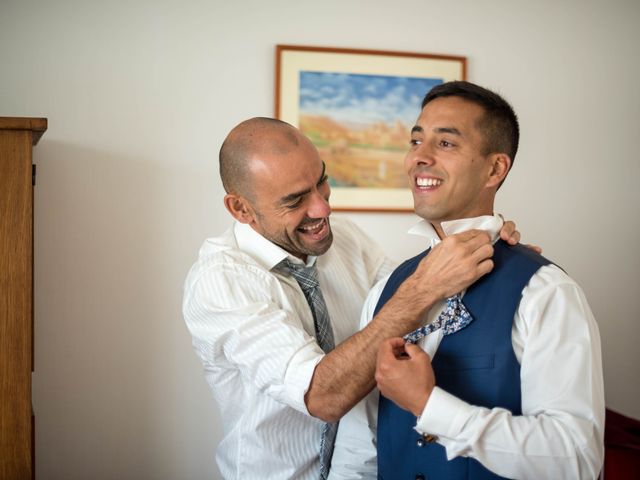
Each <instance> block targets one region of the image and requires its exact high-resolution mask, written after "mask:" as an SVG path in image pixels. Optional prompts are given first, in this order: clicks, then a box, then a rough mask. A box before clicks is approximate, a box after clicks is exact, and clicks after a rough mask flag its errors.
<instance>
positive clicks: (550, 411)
mask: <svg viewBox="0 0 640 480" xmlns="http://www.w3.org/2000/svg"><path fill="white" fill-rule="evenodd" d="M501 227H502V219H501V218H500V217H497V216H483V217H477V218H472V219H464V220H456V221H452V222H445V223H443V224H442V228H443V231H444V232H445V234H446V235H452V234H454V233H459V232H463V231H466V230H470V229H473V228H477V229H482V230H486V231H488V232H489V233H490V235H492V238H493V241H494V242H495V241H496V240H497V239H498V233H499V231H500V228H501ZM410 232H411V233H414V234H417V235H422V236H425V237H427V239H428V240H430V241H431V245H432V246H433V245H435V244H437V243H439V241H440V240H439V238H438V235H437V233H436V231H435V230H434V229H433V227H432V226H431V225H430V224H429V223H428V222H426V221H424V222H421V223H420V224H418V225H417V226H415V227H413V228H412V229H411V230H410ZM386 282H387V279H386V278H385V279H384V280H383V281H382V282H380V284H378V285H376V287H375V288H374V289H373V290H372V291H371V293H370V295H369V297H368V298H367V301H366V302H365V307H364V309H363V313H362V319H361V327H364V326H365V325H366V324H367V323H368V322H369V321H370V320H371V318H372V317H373V311H374V309H375V306H376V305H377V303H378V299H379V297H380V294H381V293H382V290H383V288H384V286H385V284H386ZM444 306H445V302H444V301H443V302H441V304H439V305H436V306H434V307H433V308H432V309H431V310H430V311H429V312H428V314H427V316H426V318H425V323H427V322H432V321H433V320H435V319H436V318H437V316H438V315H439V314H440V312H441V311H442V310H443V308H444ZM442 337H443V335H442V331H441V330H436V331H435V332H433V333H432V334H430V335H428V336H426V337H424V338H423V339H421V340H420V342H419V343H418V344H419V345H420V347H422V349H423V350H425V351H426V352H427V353H428V354H429V355H430V356H431V357H432V358H433V356H434V355H437V350H438V346H439V345H440V341H441V340H442ZM511 341H512V344H513V349H514V352H515V355H516V358H517V360H518V362H519V363H520V383H521V392H522V415H517V416H516V415H513V414H512V413H511V412H509V411H508V410H505V409H503V408H493V409H489V408H484V407H478V406H473V405H470V404H468V403H467V402H465V401H463V400H461V399H459V398H456V397H454V396H453V395H451V394H449V393H447V392H445V391H444V390H442V389H441V388H439V387H438V386H437V384H438V379H437V377H436V387H435V389H434V390H433V392H432V393H431V396H430V397H429V400H428V402H427V404H426V406H425V408H424V410H423V412H422V414H421V415H420V417H419V418H418V419H417V423H416V426H415V429H416V430H417V431H418V432H419V433H428V434H431V435H436V436H437V437H438V440H437V441H438V443H440V444H441V445H443V446H444V447H445V449H446V454H447V459H449V460H451V459H453V458H455V457H457V456H466V457H471V458H475V459H476V460H478V461H479V462H480V463H482V464H483V465H484V466H485V467H486V468H488V469H489V470H491V471H493V472H495V473H496V474H498V475H501V476H504V477H507V478H517V479H542V478H545V479H547V478H548V479H556V478H557V479H583V478H584V479H594V478H597V476H598V475H599V473H600V469H601V468H602V462H603V457H604V446H603V438H604V408H605V406H604V385H603V379H602V360H601V352H600V335H599V332H598V327H597V324H596V322H595V319H594V318H593V314H592V313H591V310H590V308H589V305H588V304H587V301H586V299H585V296H584V293H583V292H582V290H581V289H580V287H579V286H578V285H577V284H576V283H575V282H574V281H573V280H572V279H571V278H569V276H568V275H567V274H566V273H564V272H563V271H562V270H561V269H560V268H558V267H557V266H555V265H547V266H544V267H542V268H540V269H539V270H538V271H537V272H536V273H535V274H534V275H533V277H532V278H531V280H530V281H529V283H528V285H527V286H526V287H525V288H524V290H523V292H522V299H521V301H520V304H519V306H518V309H517V311H516V314H515V317H514V320H513V329H512V335H511ZM378 395H379V393H378V392H377V390H375V389H374V391H373V392H372V393H371V394H370V395H369V396H367V397H366V398H365V399H364V400H363V401H362V402H360V403H359V404H358V405H356V407H354V408H353V409H352V410H351V411H350V412H349V413H348V414H347V415H346V416H345V417H344V418H343V419H342V421H341V422H340V428H339V430H338V438H337V439H336V451H338V452H339V453H338V455H335V454H334V462H333V464H332V469H334V470H335V471H334V472H333V473H334V477H333V478H334V479H344V478H376V463H375V459H376V452H375V431H376V423H377V406H378Z"/></svg>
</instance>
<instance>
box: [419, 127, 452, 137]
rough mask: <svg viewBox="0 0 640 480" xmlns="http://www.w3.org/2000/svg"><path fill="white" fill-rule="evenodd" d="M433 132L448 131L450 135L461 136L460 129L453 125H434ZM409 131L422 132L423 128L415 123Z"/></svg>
mask: <svg viewBox="0 0 640 480" xmlns="http://www.w3.org/2000/svg"><path fill="white" fill-rule="evenodd" d="M433 132H434V133H450V134H451V135H457V136H459V137H462V133H460V130H458V129H457V128H455V127H436V128H434V129H433ZM411 133H424V128H422V127H421V126H419V125H415V126H414V127H413V128H412V129H411Z"/></svg>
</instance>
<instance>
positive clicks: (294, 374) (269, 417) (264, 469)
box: [183, 217, 392, 480]
mask: <svg viewBox="0 0 640 480" xmlns="http://www.w3.org/2000/svg"><path fill="white" fill-rule="evenodd" d="M331 226H332V230H333V235H334V241H333V245H332V246H331V248H330V249H329V251H328V252H327V253H325V254H324V255H322V256H321V257H317V258H316V257H309V259H308V261H307V265H312V264H314V263H315V264H316V265H317V268H318V279H319V283H320V288H321V289H322V293H323V296H324V299H325V302H326V304H327V309H328V311H329V315H330V318H331V324H332V327H333V333H334V337H335V341H336V345H337V344H338V343H340V342H342V341H344V340H345V339H346V338H347V337H349V336H351V335H353V334H354V333H356V332H357V331H358V327H359V317H360V312H361V308H362V305H363V302H364V299H365V297H366V295H367V293H368V292H369V290H370V289H371V287H372V286H373V285H374V284H375V283H376V282H378V281H379V280H380V279H381V278H383V277H384V276H385V275H387V274H388V273H389V272H390V270H391V268H392V265H391V264H390V262H389V261H388V260H387V259H386V257H385V256H384V254H383V252H382V250H381V249H380V248H379V247H378V246H377V245H376V244H375V243H374V242H373V241H371V240H370V239H369V238H368V237H367V236H366V235H365V234H364V233H363V232H362V231H361V230H359V229H358V228H357V227H356V226H355V225H354V224H353V223H351V222H349V221H347V220H346V219H344V218H333V217H332V219H331ZM284 258H289V259H290V260H292V261H294V262H298V263H301V260H299V259H297V258H294V257H291V256H290V255H288V253H287V252H286V251H284V250H283V249H282V248H280V247H278V246H277V245H275V244H273V243H271V242H270V241H268V240H267V239H265V238H264V237H262V236H261V235H259V234H258V233H257V232H255V231H254V230H253V229H252V228H251V227H249V226H247V225H244V224H241V223H236V224H235V225H234V227H233V228H232V229H230V230H228V231H227V232H226V233H225V234H224V235H222V236H220V237H217V238H210V239H208V240H206V241H205V242H204V244H203V246H202V248H201V249H200V254H199V258H198V260H197V262H196V263H195V264H194V266H193V267H192V268H191V271H190V272H189V275H188V276H187V279H186V282H185V287H184V301H183V313H184V318H185V321H186V324H187V326H188V328H189V331H190V332H191V335H192V337H193V345H194V348H195V351H196V353H197V354H198V356H199V357H200V359H201V360H202V363H203V365H204V371H205V376H206V379H207V382H208V383H209V385H210V387H211V390H212V391H213V395H214V397H215V399H216V400H217V402H218V405H219V408H220V411H221V418H222V423H223V438H222V440H221V442H220V445H219V446H218V450H217V454H216V459H217V462H218V466H219V468H220V472H221V473H222V475H223V477H224V478H226V479H247V478H248V479H254V478H261V479H277V480H282V479H287V478H295V479H313V480H317V478H318V475H319V471H320V468H319V465H320V462H319V452H320V437H321V427H322V425H323V423H324V422H322V421H321V420H318V419H316V418H313V417H311V416H310V414H309V412H308V411H307V407H306V405H305V402H304V395H305V393H306V392H307V390H308V388H309V385H310V382H311V377H312V375H313V371H314V369H315V367H316V365H317V364H318V363H319V362H320V361H321V360H322V358H323V356H324V353H323V351H322V350H321V349H320V347H319V346H318V344H317V343H316V341H315V338H314V335H315V333H314V326H313V316H312V314H311V310H310V308H309V306H308V304H307V301H306V300H305V297H304V295H303V293H302V291H301V290H300V287H299V286H298V284H297V283H296V281H295V279H293V278H292V277H288V276H284V275H282V274H280V273H275V272H273V271H272V268H273V267H274V266H276V265H277V264H278V263H279V262H280V261H281V260H283V259H284Z"/></svg>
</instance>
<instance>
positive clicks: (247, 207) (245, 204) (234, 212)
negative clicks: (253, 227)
mask: <svg viewBox="0 0 640 480" xmlns="http://www.w3.org/2000/svg"><path fill="white" fill-rule="evenodd" d="M224 206H225V207H226V208H227V210H228V211H229V213H230V214H231V216H233V218H235V219H236V220H237V221H239V222H240V223H247V224H251V223H253V221H254V220H255V212H254V210H253V208H252V207H251V204H250V203H249V201H248V200H247V199H246V198H244V197H243V196H241V195H236V194H235V193H228V194H227V195H225V196H224Z"/></svg>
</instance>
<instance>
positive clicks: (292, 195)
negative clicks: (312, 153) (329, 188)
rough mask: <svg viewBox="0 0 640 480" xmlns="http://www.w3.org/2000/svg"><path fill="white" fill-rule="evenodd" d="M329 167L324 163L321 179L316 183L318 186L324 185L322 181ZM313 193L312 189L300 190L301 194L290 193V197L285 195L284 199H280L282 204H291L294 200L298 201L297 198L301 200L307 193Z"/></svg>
mask: <svg viewBox="0 0 640 480" xmlns="http://www.w3.org/2000/svg"><path fill="white" fill-rule="evenodd" d="M326 168H327V166H326V165H325V163H324V162H322V173H321V174H320V178H319V179H318V182H317V183H316V186H318V185H320V184H321V183H322V181H323V180H324V178H325V176H326V175H325V171H326ZM310 191H311V189H310V188H306V189H304V190H300V191H299V192H293V193H290V194H288V195H285V196H284V197H282V198H281V199H280V203H289V202H292V201H293V200H296V199H297V198H300V197H302V196H304V195H306V194H307V193H309V192H310Z"/></svg>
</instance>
